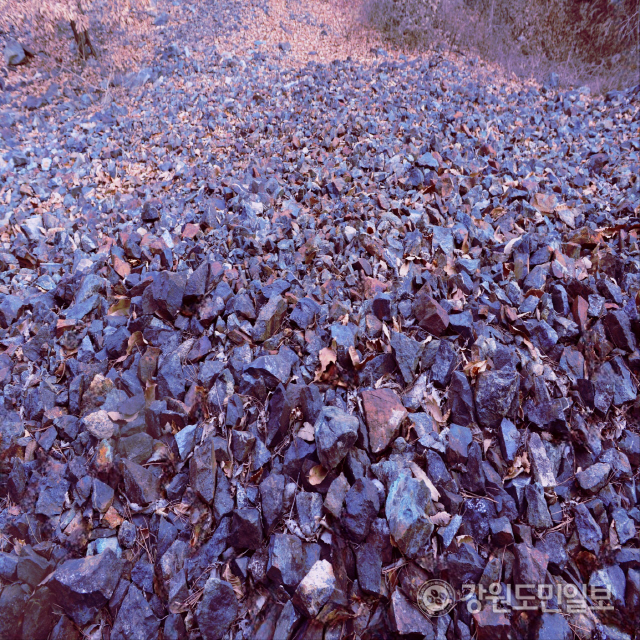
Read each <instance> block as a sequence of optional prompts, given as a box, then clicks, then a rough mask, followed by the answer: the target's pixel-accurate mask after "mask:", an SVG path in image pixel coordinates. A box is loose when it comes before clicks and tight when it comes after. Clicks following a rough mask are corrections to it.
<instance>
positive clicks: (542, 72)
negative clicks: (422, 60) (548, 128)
mask: <svg viewBox="0 0 640 640" xmlns="http://www.w3.org/2000/svg"><path fill="white" fill-rule="evenodd" d="M434 1H436V2H438V3H439V4H438V5H437V7H436V8H434V6H433V4H432V3H433V2H434ZM639 7H640V0H586V1H581V0H362V3H361V5H360V15H361V19H362V22H363V24H364V25H366V26H368V27H370V28H375V29H377V30H378V31H379V32H380V33H382V34H383V35H384V36H385V37H386V38H387V39H388V40H389V41H390V42H391V43H393V44H394V45H396V46H398V47H401V48H404V49H407V48H408V49H414V50H415V49H424V48H429V47H433V46H434V45H435V44H437V43H439V42H445V43H446V44H447V45H448V46H450V47H452V48H454V49H461V50H463V51H467V52H469V51H472V52H477V53H479V54H480V55H481V56H482V57H483V58H485V59H488V60H491V61H494V62H498V63H500V64H501V65H502V66H503V67H504V68H505V69H506V70H507V71H509V72H515V73H516V74H517V75H519V76H525V77H526V76H533V77H536V78H537V79H542V78H543V77H544V76H546V75H547V74H548V73H549V72H551V71H554V72H555V73H557V74H558V75H559V77H560V82H561V84H562V85H565V86H567V85H580V84H588V85H589V86H590V87H591V89H592V90H593V91H594V92H598V93H600V92H603V91H607V90H610V89H620V88H625V87H629V86H634V85H635V84H637V83H638V82H639V77H638V74H639V70H638V60H639V58H640V47H639V43H640V37H639V26H638V25H639Z"/></svg>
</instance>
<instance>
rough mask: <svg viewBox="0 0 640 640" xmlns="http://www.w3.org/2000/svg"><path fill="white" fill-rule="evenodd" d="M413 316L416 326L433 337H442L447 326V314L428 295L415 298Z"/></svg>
mask: <svg viewBox="0 0 640 640" xmlns="http://www.w3.org/2000/svg"><path fill="white" fill-rule="evenodd" d="M413 314H414V315H415V317H416V319H417V321H418V324H419V325H420V326H421V327H422V328H423V329H425V330H426V331H428V332H429V333H431V334H433V335H434V336H439V335H442V333H444V331H445V330H446V328H447V327H448V326H449V314H448V313H447V312H446V311H445V310H444V309H443V308H442V307H441V306H440V305H439V304H438V302H437V301H436V300H434V299H433V298H432V297H431V296H429V295H426V294H423V295H420V294H418V296H416V299H415V301H414V303H413Z"/></svg>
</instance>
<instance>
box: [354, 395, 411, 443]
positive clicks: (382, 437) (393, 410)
mask: <svg viewBox="0 0 640 640" xmlns="http://www.w3.org/2000/svg"><path fill="white" fill-rule="evenodd" d="M362 402H363V404H364V415H365V418H366V420H367V427H368V428H369V443H370V445H371V451H372V453H380V452H381V451H384V450H385V449H386V448H387V447H388V446H389V445H390V444H391V442H392V441H393V440H395V439H396V438H397V437H398V433H399V431H400V424H401V423H402V421H403V420H404V419H405V418H406V416H407V415H408V412H407V410H406V409H405V408H404V407H403V406H402V403H401V402H400V398H399V397H398V395H397V394H396V392H395V391H393V390H391V389H367V390H366V391H363V392H362Z"/></svg>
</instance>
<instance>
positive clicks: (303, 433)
mask: <svg viewBox="0 0 640 640" xmlns="http://www.w3.org/2000/svg"><path fill="white" fill-rule="evenodd" d="M297 435H298V438H302V439H303V440H306V441H307V442H313V441H314V440H315V439H316V433H315V429H314V428H313V425H312V424H310V423H309V422H305V423H304V424H303V425H302V426H301V427H300V429H298V434H297Z"/></svg>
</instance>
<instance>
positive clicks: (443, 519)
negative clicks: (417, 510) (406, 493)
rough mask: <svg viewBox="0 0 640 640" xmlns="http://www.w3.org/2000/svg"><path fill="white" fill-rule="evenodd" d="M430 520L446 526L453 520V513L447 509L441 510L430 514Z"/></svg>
mask: <svg viewBox="0 0 640 640" xmlns="http://www.w3.org/2000/svg"><path fill="white" fill-rule="evenodd" d="M429 520H431V522H432V524H435V525H436V526H438V527H446V526H447V525H448V524H449V523H450V522H451V514H449V513H447V512H446V511H440V512H438V513H436V514H435V515H433V516H429Z"/></svg>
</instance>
